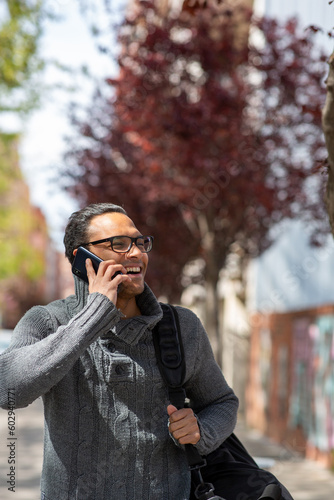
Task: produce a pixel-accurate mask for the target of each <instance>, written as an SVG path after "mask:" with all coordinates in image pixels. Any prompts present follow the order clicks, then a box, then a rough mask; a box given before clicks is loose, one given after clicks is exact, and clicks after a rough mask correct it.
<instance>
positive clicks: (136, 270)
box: [126, 267, 140, 273]
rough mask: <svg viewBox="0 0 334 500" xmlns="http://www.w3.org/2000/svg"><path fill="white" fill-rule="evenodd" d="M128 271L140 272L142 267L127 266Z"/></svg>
mask: <svg viewBox="0 0 334 500" xmlns="http://www.w3.org/2000/svg"><path fill="white" fill-rule="evenodd" d="M126 271H127V272H128V273H140V267H127V268H126Z"/></svg>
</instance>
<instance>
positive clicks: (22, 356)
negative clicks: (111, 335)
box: [0, 293, 121, 408]
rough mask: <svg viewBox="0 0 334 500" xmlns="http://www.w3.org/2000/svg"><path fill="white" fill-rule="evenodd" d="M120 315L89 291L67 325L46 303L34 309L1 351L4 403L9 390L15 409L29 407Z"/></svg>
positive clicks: (0, 393) (0, 400)
mask: <svg viewBox="0 0 334 500" xmlns="http://www.w3.org/2000/svg"><path fill="white" fill-rule="evenodd" d="M120 315H121V313H120V312H119V311H118V310H117V309H116V307H115V305H114V304H113V303H112V302H111V301H110V300H109V299H108V298H107V297H106V296H104V295H102V294H99V293H94V294H92V295H89V297H88V300H87V304H86V306H85V307H84V308H83V309H82V310H81V311H80V312H79V313H78V314H77V315H76V316H74V317H73V318H72V319H71V320H70V321H69V323H68V324H66V325H62V326H59V327H58V328H56V327H55V325H54V321H53V319H52V317H51V314H50V313H49V311H48V310H47V309H46V308H45V307H43V306H36V307H33V308H32V309H30V310H29V311H28V312H27V313H26V314H25V315H24V316H23V318H22V319H21V320H20V322H19V323H18V324H17V326H16V328H15V330H14V332H13V337H12V341H11V344H10V346H9V347H8V349H7V350H6V351H4V352H3V353H2V354H1V355H0V406H1V407H2V408H6V407H7V404H8V391H9V390H10V391H11V393H14V394H15V407H16V408H21V407H25V406H28V405H29V404H30V403H32V402H33V401H34V400H35V399H37V398H38V397H39V396H41V395H43V394H45V393H46V392H48V391H49V390H50V389H51V388H52V387H53V386H54V385H55V384H57V383H58V382H59V381H60V380H61V379H62V378H63V377H64V376H65V375H66V374H67V373H68V371H69V370H70V369H71V368H72V366H73V365H74V363H75V362H76V361H77V360H78V358H79V357H80V356H81V355H82V354H83V352H84V351H85V350H86V349H87V348H88V346H89V345H90V344H91V343H92V342H94V341H95V340H96V339H97V338H98V337H99V336H100V335H101V334H103V333H105V332H106V331H107V330H109V329H110V328H111V327H112V326H113V325H114V324H115V323H117V322H118V321H119V319H120Z"/></svg>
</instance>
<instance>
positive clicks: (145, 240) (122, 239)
mask: <svg viewBox="0 0 334 500" xmlns="http://www.w3.org/2000/svg"><path fill="white" fill-rule="evenodd" d="M132 241H134V242H135V244H136V246H137V247H138V248H139V250H140V251H141V252H144V253H147V252H149V251H150V250H151V249H152V239H151V238H150V237H149V236H143V237H139V238H133V239H131V238H130V237H129V236H119V237H118V236H117V237H115V238H113V239H112V243H111V246H112V249H113V250H114V252H121V253H122V252H128V251H129V250H130V248H131V247H132Z"/></svg>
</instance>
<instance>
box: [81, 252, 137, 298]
mask: <svg viewBox="0 0 334 500" xmlns="http://www.w3.org/2000/svg"><path fill="white" fill-rule="evenodd" d="M86 269H87V277H88V289H89V293H94V292H99V293H102V294H103V295H106V296H107V297H108V298H109V300H111V301H112V302H113V303H114V304H115V305H116V302H117V295H118V287H119V286H120V285H121V284H122V283H125V282H127V281H131V278H130V277H129V276H127V271H126V269H125V267H123V266H122V264H116V263H115V261H113V260H104V261H102V262H100V265H99V267H98V270H97V272H95V270H94V267H93V264H92V261H91V260H90V259H89V258H88V259H86Z"/></svg>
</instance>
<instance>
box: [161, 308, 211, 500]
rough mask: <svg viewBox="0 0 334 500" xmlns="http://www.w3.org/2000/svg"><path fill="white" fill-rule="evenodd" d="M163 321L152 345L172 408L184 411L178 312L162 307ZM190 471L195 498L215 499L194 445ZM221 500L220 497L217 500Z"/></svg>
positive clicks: (190, 448)
mask: <svg viewBox="0 0 334 500" xmlns="http://www.w3.org/2000/svg"><path fill="white" fill-rule="evenodd" d="M160 305H161V308H162V310H163V318H162V319H161V320H160V322H159V323H158V324H157V325H156V326H155V327H154V329H153V343H154V348H155V353H156V357H157V361H158V367H159V370H160V373H161V376H162V378H163V380H164V382H165V383H166V385H167V387H168V396H169V400H170V402H171V404H173V405H174V406H176V408H178V409H180V408H184V406H185V398H186V392H185V389H184V387H183V384H184V379H185V374H186V363H185V357H184V349H183V343H182V336H181V329H180V322H179V317H178V314H177V310H176V308H175V307H174V306H172V305H170V304H160ZM184 449H185V453H186V456H187V461H188V465H189V469H190V470H191V471H192V472H193V473H194V474H195V478H196V483H197V484H198V488H199V491H200V493H199V494H198V496H197V497H196V498H199V499H201V498H203V499H204V498H213V487H212V485H211V484H209V483H204V482H203V479H202V476H201V473H200V468H201V467H204V466H205V465H206V460H205V459H204V458H202V456H201V455H200V454H199V452H198V450H197V449H196V448H195V446H193V445H192V444H186V445H185V446H184ZM216 498H218V497H216Z"/></svg>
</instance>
